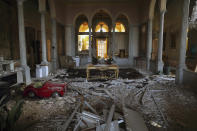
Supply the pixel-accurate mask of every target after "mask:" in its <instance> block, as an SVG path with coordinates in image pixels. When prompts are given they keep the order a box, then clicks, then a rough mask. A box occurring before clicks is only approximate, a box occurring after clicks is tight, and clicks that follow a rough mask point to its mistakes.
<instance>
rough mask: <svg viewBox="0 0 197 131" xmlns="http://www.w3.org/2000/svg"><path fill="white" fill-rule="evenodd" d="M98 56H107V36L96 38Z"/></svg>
mask: <svg viewBox="0 0 197 131" xmlns="http://www.w3.org/2000/svg"><path fill="white" fill-rule="evenodd" d="M96 47H97V58H107V38H104V39H101V38H97V39H96Z"/></svg>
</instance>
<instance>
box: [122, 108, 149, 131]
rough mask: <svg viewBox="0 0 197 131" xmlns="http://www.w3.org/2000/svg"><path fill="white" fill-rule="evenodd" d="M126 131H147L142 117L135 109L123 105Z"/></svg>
mask: <svg viewBox="0 0 197 131" xmlns="http://www.w3.org/2000/svg"><path fill="white" fill-rule="evenodd" d="M123 111H124V117H125V121H126V125H127V131H148V128H147V127H146V124H145V122H144V119H143V117H142V116H141V115H140V114H139V113H138V112H136V111H133V110H131V109H128V108H126V107H124V106H123Z"/></svg>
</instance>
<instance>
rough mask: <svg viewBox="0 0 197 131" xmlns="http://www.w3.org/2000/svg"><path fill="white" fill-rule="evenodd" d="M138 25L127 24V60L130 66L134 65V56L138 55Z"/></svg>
mask: <svg viewBox="0 0 197 131" xmlns="http://www.w3.org/2000/svg"><path fill="white" fill-rule="evenodd" d="M138 47H139V26H138V25H130V26H129V62H130V64H131V66H133V65H134V57H137V56H138V50H139V48H138Z"/></svg>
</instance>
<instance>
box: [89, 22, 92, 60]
mask: <svg viewBox="0 0 197 131" xmlns="http://www.w3.org/2000/svg"><path fill="white" fill-rule="evenodd" d="M88 26H89V58H88V63H91V62H92V40H91V35H92V32H91V27H92V26H91V23H89V24H88Z"/></svg>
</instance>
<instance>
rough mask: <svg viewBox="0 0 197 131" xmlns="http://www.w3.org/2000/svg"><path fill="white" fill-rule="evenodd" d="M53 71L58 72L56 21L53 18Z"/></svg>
mask: <svg viewBox="0 0 197 131" xmlns="http://www.w3.org/2000/svg"><path fill="white" fill-rule="evenodd" d="M51 21H52V71H53V72H55V71H56V70H57V31H56V20H55V19H54V18H52V20H51Z"/></svg>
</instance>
